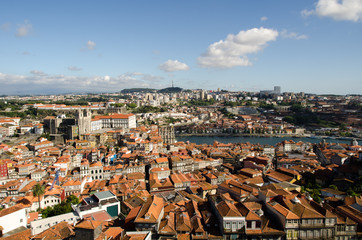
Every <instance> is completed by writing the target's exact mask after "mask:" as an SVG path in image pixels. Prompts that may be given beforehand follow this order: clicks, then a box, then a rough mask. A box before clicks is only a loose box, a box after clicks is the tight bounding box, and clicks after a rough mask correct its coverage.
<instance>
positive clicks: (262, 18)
mask: <svg viewBox="0 0 362 240" xmlns="http://www.w3.org/2000/svg"><path fill="white" fill-rule="evenodd" d="M266 20H268V17H266V16H263V17H261V18H260V21H262V22H264V21H266Z"/></svg>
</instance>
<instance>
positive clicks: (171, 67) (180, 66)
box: [158, 59, 190, 72]
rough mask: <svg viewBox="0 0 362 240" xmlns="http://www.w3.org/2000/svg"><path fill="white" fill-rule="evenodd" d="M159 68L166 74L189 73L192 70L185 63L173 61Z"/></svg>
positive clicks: (168, 61)
mask: <svg viewBox="0 0 362 240" xmlns="http://www.w3.org/2000/svg"><path fill="white" fill-rule="evenodd" d="M158 68H159V69H161V70H163V71H165V72H175V71H187V70H189V69H190V68H189V66H187V65H186V64H185V63H182V62H179V61H178V60H171V59H169V60H167V61H166V62H164V63H162V64H161V65H160V66H158Z"/></svg>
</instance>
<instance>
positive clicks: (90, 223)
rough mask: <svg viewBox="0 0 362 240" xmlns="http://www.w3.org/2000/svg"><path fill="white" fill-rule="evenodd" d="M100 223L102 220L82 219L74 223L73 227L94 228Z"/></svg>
mask: <svg viewBox="0 0 362 240" xmlns="http://www.w3.org/2000/svg"><path fill="white" fill-rule="evenodd" d="M101 224H102V221H95V220H83V221H82V222H80V223H78V224H77V225H75V228H82V229H96V228H97V227H98V226H99V225H101Z"/></svg>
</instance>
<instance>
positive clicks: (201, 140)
mask: <svg viewBox="0 0 362 240" xmlns="http://www.w3.org/2000/svg"><path fill="white" fill-rule="evenodd" d="M176 140H177V141H182V142H187V141H189V142H192V143H196V144H208V145H212V144H213V143H214V141H217V142H221V143H226V144H227V143H246V142H249V143H252V144H261V145H272V146H275V145H276V144H277V143H280V142H282V141H284V140H288V141H290V140H293V141H294V142H299V141H301V142H306V143H307V142H309V143H320V142H321V141H322V139H319V138H307V137H286V136H279V137H275V136H271V137H264V136H250V135H248V136H236V135H230V134H229V135H219V136H214V135H212V136H210V135H189V136H176ZM326 141H327V142H329V143H345V144H350V143H351V141H350V140H339V139H326Z"/></svg>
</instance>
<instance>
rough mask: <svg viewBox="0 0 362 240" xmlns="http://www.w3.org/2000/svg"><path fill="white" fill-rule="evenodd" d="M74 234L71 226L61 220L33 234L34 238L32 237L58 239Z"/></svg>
mask: <svg viewBox="0 0 362 240" xmlns="http://www.w3.org/2000/svg"><path fill="white" fill-rule="evenodd" d="M74 235H75V233H74V231H73V227H72V226H71V225H69V224H68V223H67V222H65V221H63V222H60V223H58V224H56V225H55V226H53V227H51V228H48V229H47V230H45V231H43V232H41V233H39V234H37V235H35V236H34V238H32V239H34V240H35V239H41V240H58V239H68V238H70V237H71V236H74Z"/></svg>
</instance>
